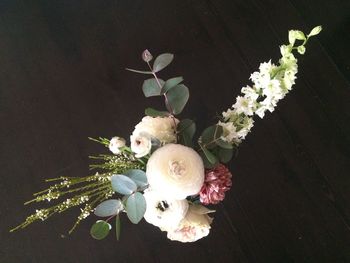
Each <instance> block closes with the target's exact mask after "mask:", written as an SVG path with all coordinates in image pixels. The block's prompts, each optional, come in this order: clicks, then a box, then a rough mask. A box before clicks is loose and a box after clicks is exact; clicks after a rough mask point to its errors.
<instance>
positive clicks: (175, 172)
mask: <svg viewBox="0 0 350 263" xmlns="http://www.w3.org/2000/svg"><path fill="white" fill-rule="evenodd" d="M146 174H147V179H148V183H149V185H150V187H151V188H152V189H154V190H156V191H158V192H159V194H160V195H162V196H164V197H165V198H168V199H175V200H182V199H185V198H186V197H187V196H189V195H195V194H198V192H199V191H200V189H201V187H202V185H203V182H204V166H203V161H202V159H201V157H200V156H199V155H198V153H197V152H196V151H194V150H193V149H192V148H189V147H186V146H183V145H181V144H167V145H165V146H163V147H161V148H159V149H157V150H156V151H155V152H154V153H153V154H152V155H151V157H150V158H149V160H148V163H147V168H146Z"/></svg>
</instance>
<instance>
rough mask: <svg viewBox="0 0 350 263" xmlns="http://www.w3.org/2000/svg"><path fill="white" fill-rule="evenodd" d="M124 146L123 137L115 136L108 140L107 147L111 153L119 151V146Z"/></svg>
mask: <svg viewBox="0 0 350 263" xmlns="http://www.w3.org/2000/svg"><path fill="white" fill-rule="evenodd" d="M124 146H125V139H124V138H121V137H117V136H116V137H113V138H112V139H111V140H110V141H109V146H108V148H109V150H110V151H111V152H112V153H114V154H118V153H120V148H121V147H124Z"/></svg>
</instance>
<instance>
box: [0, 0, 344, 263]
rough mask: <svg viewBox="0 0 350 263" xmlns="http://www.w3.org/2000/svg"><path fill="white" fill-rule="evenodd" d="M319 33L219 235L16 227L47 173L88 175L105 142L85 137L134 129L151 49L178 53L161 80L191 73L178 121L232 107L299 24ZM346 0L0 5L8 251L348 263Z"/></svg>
mask: <svg viewBox="0 0 350 263" xmlns="http://www.w3.org/2000/svg"><path fill="white" fill-rule="evenodd" d="M319 24H321V25H323V28H324V30H323V31H322V33H321V35H319V36H318V37H316V38H314V39H312V41H310V42H309V43H308V45H307V52H306V54H305V56H302V57H300V59H299V70H300V72H299V74H298V79H297V84H296V85H295V87H294V90H293V92H291V93H290V94H289V95H288V96H287V98H286V99H285V100H283V101H281V103H280V104H279V107H278V109H277V110H276V111H275V112H274V113H273V114H268V115H267V116H266V118H265V119H264V120H257V121H256V123H255V127H254V129H253V132H252V133H251V134H250V135H249V136H248V138H247V140H246V142H245V143H244V144H243V145H242V146H241V148H240V153H239V156H238V158H236V159H235V160H234V161H233V162H232V163H231V170H232V173H233V174H234V178H233V182H234V183H233V187H232V189H231V191H230V192H229V193H228V194H227V198H226V199H225V201H224V202H223V204H221V205H219V206H218V207H217V212H216V213H215V220H214V223H213V225H212V230H211V234H210V235H209V236H208V237H207V238H205V239H202V240H200V241H198V242H196V243H192V244H182V243H178V242H171V241H169V240H167V239H166V236H165V234H164V233H162V232H160V231H159V230H158V229H156V228H155V227H153V226H152V225H148V224H146V223H144V222H142V223H141V224H140V225H138V226H135V225H132V224H131V223H127V220H126V219H125V218H124V219H123V221H122V224H123V227H122V240H121V241H120V242H117V241H116V240H115V237H114V236H113V235H110V236H109V237H108V238H107V239H105V240H103V241H96V240H93V239H92V238H90V236H89V229H90V226H91V224H92V223H93V222H94V220H96V218H94V217H93V216H92V217H91V218H89V219H87V220H86V221H85V222H83V223H82V224H81V226H80V227H79V228H78V230H77V231H76V232H75V233H74V234H72V235H71V236H69V237H66V238H62V237H61V234H64V235H66V231H67V230H68V229H69V228H70V227H71V226H72V224H73V223H74V220H75V217H76V216H77V214H78V210H74V211H71V212H68V213H67V214H64V215H63V214H62V215H60V216H56V217H54V218H52V219H50V220H49V221H48V222H46V223H44V224H40V223H38V224H34V225H32V226H30V227H29V228H27V229H26V230H23V231H19V232H16V233H12V234H10V233H8V230H9V229H10V228H11V227H13V226H14V225H16V224H18V223H20V222H21V221H22V220H23V219H24V218H25V217H26V216H27V215H28V214H29V213H31V212H32V211H33V210H34V209H35V207H23V205H22V204H23V202H24V201H25V200H28V199H30V198H31V194H32V193H33V192H36V191H38V190H40V189H42V188H44V187H45V186H46V184H45V183H44V182H43V181H44V178H50V177H58V176H61V175H68V176H84V175H87V174H88V173H89V171H88V163H89V160H88V158H87V156H88V155H89V154H92V153H98V152H103V151H105V149H104V148H103V147H101V146H99V145H97V144H95V143H93V142H90V141H88V140H87V137H88V136H92V137H97V136H104V137H108V138H109V137H112V136H114V135H120V136H123V137H126V138H127V137H128V136H129V134H130V133H131V131H132V130H133V126H134V125H135V124H136V123H137V122H138V121H139V120H140V119H141V118H142V116H143V110H144V108H145V107H148V106H154V107H155V108H160V107H161V106H162V105H163V104H162V101H160V100H157V99H145V98H144V97H143V94H142V92H141V84H142V81H143V79H144V76H140V75H137V74H134V73H130V72H126V71H125V70H124V68H125V67H134V68H142V67H144V66H145V65H144V63H143V62H142V61H141V60H140V53H141V52H142V50H143V49H145V48H149V49H150V51H151V52H152V53H154V54H159V53H161V52H172V53H174V54H175V60H174V63H173V64H172V65H171V66H169V68H167V69H166V70H164V72H162V73H161V77H163V78H167V77H172V76H178V75H182V76H184V78H185V83H186V84H187V85H188V86H189V87H190V92H191V99H190V103H189V104H188V106H187V108H186V110H185V111H184V113H183V114H182V117H189V118H194V119H196V121H197V124H198V127H199V129H201V128H203V127H205V125H209V124H211V123H213V122H214V121H215V119H214V116H215V115H216V114H217V113H220V112H221V111H223V110H225V109H226V108H228V107H229V106H230V105H231V104H232V103H233V102H234V98H235V97H236V96H237V95H238V94H239V91H240V89H241V87H242V86H244V85H246V84H249V80H248V79H249V76H250V73H252V72H253V71H255V70H256V69H257V68H258V65H259V63H260V62H263V61H268V60H269V59H271V58H272V59H273V60H274V61H276V60H277V59H278V58H279V48H278V46H279V45H281V44H282V43H286V42H287V41H288V40H287V31H288V30H289V29H292V28H295V29H301V30H303V31H306V32H309V30H310V29H311V28H312V27H314V26H316V25H319ZM349 31H350V2H349V1H348V0H343V1H340V0H332V1H320V0H266V1H263V0H207V1H200V0H181V1H165V0H158V1H156V0H154V1H145V0H133V1H131V0H113V1H110V0H103V1H101V0H99V1H73V0H72V1H53V0H52V1H51V0H50V1H30V0H27V1H14V0H11V1H4V0H2V1H1V2H0V125H1V129H0V138H1V143H0V147H1V148H0V149H1V151H0V152H1V156H0V171H1V181H0V195H1V196H0V197H1V198H0V200H1V201H0V203H1V208H0V226H1V227H0V229H1V230H0V231H1V232H0V262H1V263H27V262H28V263H29V262H43V263H46V262H48V263H56V262H65V263H73V262H74V263H76V262H79V263H80V262H82V263H90V262H104V263H108V262H177V263H180V262H268V263H272V262H282V263H288V262H332V263H333V262H350V227H349V225H350V206H349V204H350V203H349V202H350V191H349V189H350V174H349V168H350V158H349V157H350V147H349V145H350V143H349V142H350V124H349V122H350V114H349V106H350V86H349V81H350V74H349V73H350V63H349V61H350V51H349V46H350V37H349V35H350V34H349V33H350V32H349Z"/></svg>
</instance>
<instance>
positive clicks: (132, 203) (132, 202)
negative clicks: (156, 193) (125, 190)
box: [125, 192, 146, 224]
mask: <svg viewBox="0 0 350 263" xmlns="http://www.w3.org/2000/svg"><path fill="white" fill-rule="evenodd" d="M125 210H126V214H127V216H128V218H129V219H130V221H131V222H132V223H134V224H137V223H139V222H140V221H141V219H142V218H143V215H144V214H145V212H146V200H145V198H144V196H143V194H141V193H139V192H136V193H133V194H132V195H130V196H129V197H128V199H127V200H126V207H125Z"/></svg>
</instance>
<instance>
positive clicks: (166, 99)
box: [147, 62, 174, 115]
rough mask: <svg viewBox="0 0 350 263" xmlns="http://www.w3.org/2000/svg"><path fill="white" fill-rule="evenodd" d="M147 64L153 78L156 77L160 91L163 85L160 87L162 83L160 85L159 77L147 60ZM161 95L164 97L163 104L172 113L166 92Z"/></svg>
mask: <svg viewBox="0 0 350 263" xmlns="http://www.w3.org/2000/svg"><path fill="white" fill-rule="evenodd" d="M147 65H148V67H149V68H150V70H151V71H152V74H153V76H154V78H155V79H156V82H157V85H158V87H159V90H160V91H161V90H162V88H163V87H162V85H160V82H159V79H158V77H157V75H156V73H155V72H154V71H153V69H152V67H151V65H150V64H149V62H147ZM163 95H164V98H165V104H166V105H167V107H169V112H170V114H171V115H173V114H174V111H173V109H172V107H171V105H170V104H169V100H168V97H167V95H166V93H164V94H163Z"/></svg>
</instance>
